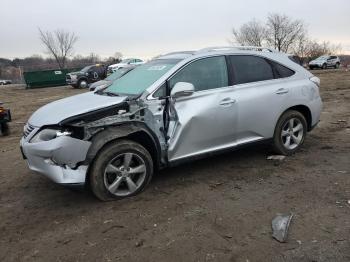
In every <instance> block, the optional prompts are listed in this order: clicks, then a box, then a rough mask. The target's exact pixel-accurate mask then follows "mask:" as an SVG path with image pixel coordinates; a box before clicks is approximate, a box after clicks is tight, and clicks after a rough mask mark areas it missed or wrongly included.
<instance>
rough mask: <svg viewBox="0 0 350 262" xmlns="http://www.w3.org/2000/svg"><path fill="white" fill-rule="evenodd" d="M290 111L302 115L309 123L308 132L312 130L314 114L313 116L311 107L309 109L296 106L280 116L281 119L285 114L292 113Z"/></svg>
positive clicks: (303, 106) (304, 106)
mask: <svg viewBox="0 0 350 262" xmlns="http://www.w3.org/2000/svg"><path fill="white" fill-rule="evenodd" d="M290 110H295V111H298V112H299V113H301V114H302V115H303V116H304V117H305V120H306V123H307V131H310V130H311V129H312V114H311V110H310V108H309V107H307V106H306V105H296V106H292V107H289V108H288V109H286V110H285V111H284V112H283V113H282V114H281V115H280V117H281V116H282V115H283V114H284V113H285V112H287V111H290Z"/></svg>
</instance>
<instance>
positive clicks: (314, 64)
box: [309, 55, 340, 70]
mask: <svg viewBox="0 0 350 262" xmlns="http://www.w3.org/2000/svg"><path fill="white" fill-rule="evenodd" d="M328 67H333V68H336V69H337V68H339V67H340V59H339V57H337V56H333V55H332V56H330V55H323V56H320V57H318V58H316V59H315V60H312V61H310V63H309V68H310V70H312V69H314V68H322V69H327V68H328Z"/></svg>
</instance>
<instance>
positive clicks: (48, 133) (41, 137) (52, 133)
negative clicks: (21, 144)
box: [30, 128, 72, 143]
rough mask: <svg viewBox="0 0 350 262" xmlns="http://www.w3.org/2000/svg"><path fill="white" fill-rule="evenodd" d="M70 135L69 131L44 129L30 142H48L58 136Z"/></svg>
mask: <svg viewBox="0 0 350 262" xmlns="http://www.w3.org/2000/svg"><path fill="white" fill-rule="evenodd" d="M71 134H72V133H71V132H69V131H62V130H59V129H52V128H46V129H43V130H41V131H39V132H38V133H37V134H36V135H35V136H34V137H33V138H32V139H31V140H30V142H31V143H37V142H43V141H49V140H52V139H55V138H56V137H60V136H70V135H71Z"/></svg>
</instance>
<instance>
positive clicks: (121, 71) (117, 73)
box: [106, 68, 133, 81]
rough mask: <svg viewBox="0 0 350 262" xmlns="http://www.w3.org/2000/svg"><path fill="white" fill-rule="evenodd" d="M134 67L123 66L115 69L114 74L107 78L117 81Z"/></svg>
mask: <svg viewBox="0 0 350 262" xmlns="http://www.w3.org/2000/svg"><path fill="white" fill-rule="evenodd" d="M132 69H133V68H121V69H118V70H117V71H115V72H114V73H113V74H111V75H109V76H108V77H107V78H106V80H108V81H115V80H117V79H118V78H120V77H122V76H123V75H125V74H126V73H128V72H129V71H131V70H132Z"/></svg>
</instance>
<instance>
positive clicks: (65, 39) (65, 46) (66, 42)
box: [39, 28, 78, 69]
mask: <svg viewBox="0 0 350 262" xmlns="http://www.w3.org/2000/svg"><path fill="white" fill-rule="evenodd" d="M39 33H40V40H41V42H42V43H43V44H44V45H45V47H46V51H47V53H48V54H50V55H51V56H53V57H54V58H55V60H56V62H57V64H58V66H59V68H60V69H63V68H65V67H66V62H67V58H68V57H69V56H71V55H72V54H73V47H74V44H75V43H76V41H77V40H78V37H77V36H76V35H75V33H73V32H68V31H65V30H63V29H58V30H56V31H54V32H50V31H43V30H41V29H40V28H39Z"/></svg>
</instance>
